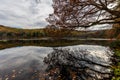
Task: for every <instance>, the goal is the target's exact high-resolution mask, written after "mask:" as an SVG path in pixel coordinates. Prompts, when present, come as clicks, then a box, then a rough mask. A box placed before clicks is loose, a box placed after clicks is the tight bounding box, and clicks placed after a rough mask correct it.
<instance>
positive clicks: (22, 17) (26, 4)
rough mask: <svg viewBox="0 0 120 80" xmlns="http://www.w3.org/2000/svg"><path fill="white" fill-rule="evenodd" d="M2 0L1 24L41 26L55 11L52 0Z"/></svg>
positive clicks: (20, 26)
mask: <svg viewBox="0 0 120 80" xmlns="http://www.w3.org/2000/svg"><path fill="white" fill-rule="evenodd" d="M36 1H39V0H0V25H6V26H12V27H17V28H41V27H44V26H46V25H47V24H48V23H47V22H46V21H45V18H47V17H48V15H49V14H50V13H52V12H53V8H52V6H51V5H52V0H40V3H36Z"/></svg>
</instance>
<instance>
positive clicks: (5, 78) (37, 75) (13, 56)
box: [0, 45, 112, 80]
mask: <svg viewBox="0 0 120 80" xmlns="http://www.w3.org/2000/svg"><path fill="white" fill-rule="evenodd" d="M56 48H58V49H68V50H69V51H72V52H74V53H75V54H74V55H73V56H75V57H76V56H79V55H78V54H79V53H77V52H75V51H80V50H82V51H83V50H84V51H88V52H89V53H88V55H87V56H86V57H84V58H87V60H91V61H95V62H96V63H97V64H100V65H103V66H108V65H109V64H111V61H110V59H109V58H110V57H111V56H112V52H111V51H110V49H109V48H108V47H104V46H98V45H75V46H67V47H56ZM54 50H55V49H54V48H53V47H40V46H21V47H19V46H18V47H12V48H6V49H1V50H0V80H54V79H52V78H51V77H49V76H46V75H48V74H49V73H48V72H46V69H47V68H48V65H49V64H46V63H45V62H44V59H45V57H47V58H49V57H50V56H48V55H50V54H51V53H52V52H53V51H54ZM64 58H65V57H64ZM59 60H61V62H62V61H63V63H64V62H65V61H67V60H66V59H64V60H63V58H62V57H61V58H60V59H59ZM101 63H102V64H101ZM76 64H77V63H76ZM84 64H86V63H84ZM85 66H87V67H90V68H91V69H93V68H94V70H98V71H97V72H99V71H101V70H104V71H103V72H105V71H106V72H107V73H109V71H110V70H109V69H106V68H104V67H100V66H98V65H90V64H87V65H85Z"/></svg>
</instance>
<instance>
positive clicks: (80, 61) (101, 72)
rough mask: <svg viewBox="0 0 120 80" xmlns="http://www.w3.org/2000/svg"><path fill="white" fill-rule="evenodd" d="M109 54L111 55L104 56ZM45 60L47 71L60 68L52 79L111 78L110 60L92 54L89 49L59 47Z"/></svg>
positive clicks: (92, 79) (90, 79)
mask: <svg viewBox="0 0 120 80" xmlns="http://www.w3.org/2000/svg"><path fill="white" fill-rule="evenodd" d="M106 52H107V51H106ZM107 53H108V52H107ZM108 56H110V55H107V56H104V57H108ZM44 62H45V63H46V64H48V68H47V71H52V70H54V69H57V70H58V71H57V72H55V74H54V75H51V76H52V80H61V79H62V80H100V79H102V80H103V79H105V80H107V79H108V80H109V78H110V64H109V62H106V61H104V60H103V58H102V57H98V56H94V55H92V54H90V52H89V51H87V50H75V51H70V50H69V49H59V48H57V49H54V51H53V52H52V53H50V54H49V55H48V56H47V57H46V58H45V59H44ZM56 73H57V75H56ZM60 78H61V79H60Z"/></svg>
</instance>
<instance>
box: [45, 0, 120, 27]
mask: <svg viewBox="0 0 120 80" xmlns="http://www.w3.org/2000/svg"><path fill="white" fill-rule="evenodd" d="M118 3H119V0H53V8H54V13H53V14H50V15H49V17H48V18H47V19H46V20H47V21H48V22H49V23H50V24H51V25H54V26H56V27H61V28H69V29H74V28H78V27H84V28H87V27H90V26H94V25H102V24H119V23H120V20H116V19H119V18H120V10H119V9H117V8H118V7H120V5H119V4H118Z"/></svg>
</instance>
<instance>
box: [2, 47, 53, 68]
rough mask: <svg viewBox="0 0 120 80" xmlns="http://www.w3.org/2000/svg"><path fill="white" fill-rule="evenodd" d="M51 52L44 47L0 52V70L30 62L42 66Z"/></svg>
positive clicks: (17, 48)
mask: <svg viewBox="0 0 120 80" xmlns="http://www.w3.org/2000/svg"><path fill="white" fill-rule="evenodd" d="M50 52H52V48H47V47H46V48H45V47H33V46H29V47H16V48H9V49H4V50H1V51H0V69H5V68H11V67H17V66H20V65H22V64H24V63H26V64H27V63H28V62H30V61H32V60H37V61H39V62H40V63H41V65H42V64H43V59H44V57H45V56H47V54H49V53H50Z"/></svg>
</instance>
